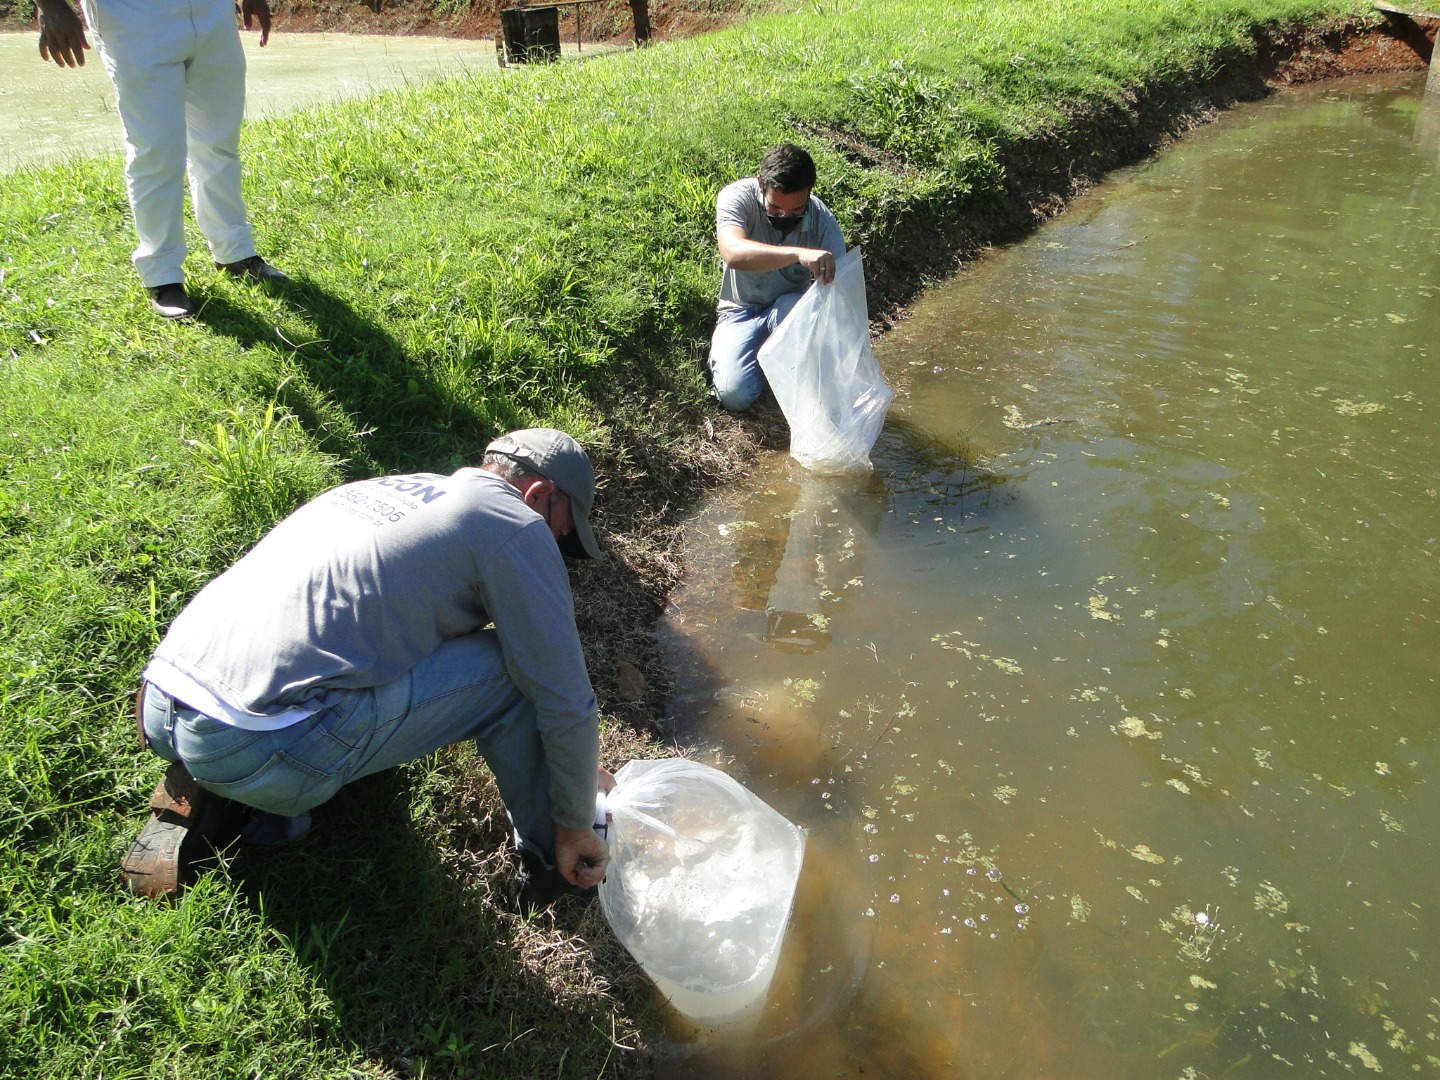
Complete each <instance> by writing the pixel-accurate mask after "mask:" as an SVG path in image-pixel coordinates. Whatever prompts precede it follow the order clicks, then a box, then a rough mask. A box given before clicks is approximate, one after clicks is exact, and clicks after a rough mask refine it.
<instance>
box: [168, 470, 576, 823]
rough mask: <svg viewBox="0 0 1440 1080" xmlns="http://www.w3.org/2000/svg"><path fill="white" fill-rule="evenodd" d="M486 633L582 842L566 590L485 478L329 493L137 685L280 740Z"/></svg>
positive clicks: (571, 623) (276, 536)
mask: <svg viewBox="0 0 1440 1080" xmlns="http://www.w3.org/2000/svg"><path fill="white" fill-rule="evenodd" d="M492 621H493V622H494V624H495V629H496V633H497V635H498V637H499V641H500V646H501V650H502V651H503V653H504V657H505V664H506V667H507V669H508V670H509V673H510V677H511V678H512V679H514V680H515V683H516V685H517V686H518V687H519V688H520V691H521V692H522V693H523V694H524V695H525V696H526V697H527V698H528V699H529V700H530V701H531V702H532V703H533V704H534V705H535V708H536V712H537V725H538V728H539V731H540V735H541V738H542V740H543V741H544V744H545V753H546V761H547V763H548V765H549V767H550V771H551V802H552V815H553V817H554V819H555V820H556V821H558V822H560V824H562V825H566V826H570V827H572V828H584V827H586V826H588V825H589V824H590V823H591V821H592V820H593V817H594V809H595V783H596V767H597V765H598V763H599V736H598V727H597V708H596V703H595V694H594V691H593V690H592V689H591V686H590V679H589V675H588V674H587V673H586V670H585V657H584V654H583V652H582V650H581V647H580V638H579V634H578V633H577V631H576V628H575V613H574V603H573V600H572V598H571V595H570V582H569V578H568V575H567V574H566V570H565V564H564V560H563V558H562V557H561V555H560V551H559V548H558V547H557V545H556V543H555V538H554V537H553V536H552V535H551V533H550V530H549V527H548V526H547V525H546V523H545V521H544V519H543V518H541V517H540V515H538V514H536V513H535V512H534V511H533V510H531V509H530V508H529V507H527V506H526V505H525V503H524V502H523V500H522V499H521V497H520V493H519V492H518V491H517V490H516V489H515V488H514V487H513V486H512V485H510V484H508V483H506V482H505V481H504V480H502V479H500V478H499V477H498V476H495V475H493V474H492V473H488V472H484V471H481V470H479V469H471V468H465V469H460V470H459V471H458V472H456V473H454V474H453V475H451V476H440V475H438V474H433V473H418V474H414V475H406V476H384V477H377V478H374V479H370V480H361V481H357V482H355V483H351V484H345V485H343V486H341V487H338V488H334V489H332V490H330V491H328V492H326V493H324V494H323V495H321V496H319V497H318V498H316V499H315V500H313V501H312V502H310V503H307V504H306V505H305V506H302V507H301V508H300V509H299V510H296V511H295V512H294V513H293V514H291V515H290V516H289V517H288V518H286V519H285V520H284V521H282V522H281V523H280V524H279V525H277V526H276V527H275V528H274V529H273V530H272V531H271V532H270V533H269V534H268V535H267V536H266V537H265V538H264V539H263V540H261V541H260V543H258V544H257V545H256V546H255V547H254V548H253V549H252V550H251V551H250V552H249V553H248V554H247V555H246V556H245V557H244V558H242V559H240V561H239V562H237V563H236V564H235V565H234V566H232V567H231V568H230V569H229V570H227V571H226V572H225V573H223V574H221V575H220V576H219V577H217V578H215V579H214V580H213V581H211V582H210V583H209V584H208V585H206V586H205V588H204V589H202V590H201V591H200V592H199V594H197V595H196V597H195V599H194V600H192V601H191V602H190V604H189V605H188V606H187V607H186V608H185V610H184V611H182V612H181V613H180V615H179V616H178V617H177V618H176V619H175V622H174V623H173V624H172V625H171V627H170V631H169V633H167V634H166V635H165V638H164V640H163V641H162V642H161V643H160V646H159V648H158V649H156V651H155V656H154V659H152V661H151V663H150V666H149V667H147V669H146V671H145V677H146V678H147V679H148V680H149V681H151V682H153V683H155V685H157V686H158V687H160V688H161V689H162V690H165V691H166V692H167V693H170V694H172V695H173V696H175V697H178V698H179V699H180V700H182V701H185V702H186V703H187V704H189V705H191V706H192V707H194V708H196V709H199V710H200V711H201V712H205V713H209V714H210V715H214V716H215V717H216V718H217V719H220V720H223V721H225V722H227V723H231V724H234V725H236V726H238V727H244V728H251V729H267V728H274V727H280V726H284V725H285V724H287V723H293V722H294V721H295V720H297V719H299V718H301V717H303V716H305V715H308V714H309V713H312V712H314V711H316V710H317V709H319V708H321V707H323V705H324V703H325V698H326V695H327V693H329V692H331V691H332V690H334V689H342V690H343V689H358V688H367V687H373V686H380V685H383V684H385V683H387V682H390V681H392V680H394V679H397V678H399V677H400V676H401V675H403V674H404V673H405V672H406V671H409V670H410V669H411V668H413V667H414V666H415V665H416V664H418V663H419V662H420V661H421V660H422V659H424V658H425V657H426V656H428V655H429V654H430V653H432V652H434V651H435V649H437V648H438V647H439V645H440V643H441V642H442V641H445V640H446V639H448V638H452V637H457V636H459V635H462V634H468V633H472V632H474V631H476V630H479V629H481V628H483V627H485V626H486V625H487V624H489V623H491V622H492ZM197 698H198V699H199V700H196V699H197Z"/></svg>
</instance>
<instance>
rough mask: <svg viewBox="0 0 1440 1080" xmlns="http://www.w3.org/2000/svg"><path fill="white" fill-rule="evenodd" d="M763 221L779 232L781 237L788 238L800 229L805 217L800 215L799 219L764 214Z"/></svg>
mask: <svg viewBox="0 0 1440 1080" xmlns="http://www.w3.org/2000/svg"><path fill="white" fill-rule="evenodd" d="M765 219H766V220H767V221H769V222H770V224H771V225H773V226H775V228H777V229H779V230H780V235H781V236H789V235H790V234H791V233H792V232H794V231H795V230H796V229H798V228H799V227H800V223H801V222H802V221H804V220H805V215H804V214H801V215H800V216H799V217H781V216H780V215H779V214H766V215H765Z"/></svg>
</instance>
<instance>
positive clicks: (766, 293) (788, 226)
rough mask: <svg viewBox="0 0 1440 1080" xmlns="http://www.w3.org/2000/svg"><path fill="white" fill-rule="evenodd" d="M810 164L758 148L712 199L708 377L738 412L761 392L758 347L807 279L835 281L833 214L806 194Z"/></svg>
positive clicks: (841, 249)
mask: <svg viewBox="0 0 1440 1080" xmlns="http://www.w3.org/2000/svg"><path fill="white" fill-rule="evenodd" d="M814 186H815V161H814V159H812V158H811V157H810V155H809V154H808V153H806V152H805V151H804V150H802V149H801V148H800V147H798V146H793V145H791V144H790V143H782V144H781V145H779V146H776V147H773V148H771V149H770V150H768V151H766V153H765V156H764V157H763V158H762V159H761V161H760V171H759V173H757V174H756V175H755V176H747V177H746V178H745V179H743V180H736V181H735V182H734V183H733V184H730V185H728V186H726V187H724V188H722V189H721V190H720V194H719V195H718V196H717V197H716V199H715V240H716V243H717V244H718V245H719V248H720V258H721V260H722V261H723V262H724V264H725V271H724V273H723V275H722V276H721V278H720V302H719V309H718V311H717V312H716V316H715V333H714V335H713V336H712V337H711V339H710V378H711V381H712V382H713V383H714V386H715V397H716V399H717V400H718V401H719V402H720V404H721V405H723V406H724V407H725V408H727V409H729V410H730V411H731V412H744V411H745V410H746V409H748V408H750V406H751V405H753V404H755V402H756V401H757V400H758V399H759V397H760V395H761V394H762V393H764V392H765V374H764V372H762V371H761V370H760V361H759V353H760V346H761V345H763V344H764V343H765V339H766V338H768V337H769V336H770V335H771V334H773V333H774V332H775V330H776V328H777V327H779V325H780V323H781V322H783V321H784V319H785V317H786V316H787V315H789V314H790V311H791V309H792V308H794V307H795V303H796V301H798V300H799V299H800V297H801V296H802V295H803V294H804V292H805V290H806V289H808V288H809V287H810V283H811V282H812V281H817V282H819V283H820V284H822V285H829V284H830V283H831V282H832V281H834V280H835V260H836V259H838V258H840V256H842V255H844V254H845V237H844V236H843V235H842V234H841V232H840V225H839V223H838V222H837V221H836V220H835V215H834V214H832V213H830V210H829V208H828V207H826V205H825V204H824V203H823V202H821V201H820V199H819V198H818V197H817V196H815V195H813V194H811V188H813V187H814Z"/></svg>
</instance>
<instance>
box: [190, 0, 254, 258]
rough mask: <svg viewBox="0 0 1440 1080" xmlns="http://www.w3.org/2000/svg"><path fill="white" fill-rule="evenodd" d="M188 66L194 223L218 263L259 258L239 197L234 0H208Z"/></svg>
mask: <svg viewBox="0 0 1440 1080" xmlns="http://www.w3.org/2000/svg"><path fill="white" fill-rule="evenodd" d="M206 5H208V6H204V5H197V7H203V10H202V11H201V13H200V15H199V16H198V17H197V34H198V36H197V38H196V41H195V49H194V52H193V53H192V55H191V57H190V61H189V63H187V64H186V65H185V128H186V137H187V142H188V147H189V171H190V196H191V199H192V201H193V202H194V205H195V220H196V222H198V223H199V225H200V231H201V233H203V234H204V236H205V241H206V243H208V244H209V245H210V254H211V256H212V257H213V258H214V260H215V261H216V262H217V263H222V264H223V263H234V262H239V261H240V260H241V259H248V258H249V257H250V256H252V255H254V254H255V241H254V238H253V237H252V235H251V230H250V222H249V219H248V218H247V217H246V214H245V203H244V201H243V200H242V199H241V195H240V178H241V164H240V124H241V121H242V120H243V119H244V116H245V49H244V47H243V46H242V45H241V44H240V32H239V30H238V29H237V28H236V24H235V5H234V3H233V0H206Z"/></svg>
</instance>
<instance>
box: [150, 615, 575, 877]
mask: <svg viewBox="0 0 1440 1080" xmlns="http://www.w3.org/2000/svg"><path fill="white" fill-rule="evenodd" d="M325 701H326V704H325V707H324V708H322V709H321V710H320V711H319V712H317V713H315V714H314V715H312V716H310V717H308V718H307V719H305V720H302V721H301V722H300V723H298V724H292V725H291V726H290V727H286V728H281V729H280V730H278V731H245V730H243V729H241V728H237V727H233V726H231V725H229V724H224V723H221V722H220V721H218V720H214V719H212V718H210V717H209V716H206V715H204V714H203V713H199V712H196V711H195V710H194V709H191V708H189V707H187V706H185V705H183V704H179V703H177V702H175V701H173V700H172V699H171V698H170V697H169V696H168V695H166V694H164V693H162V692H161V691H159V690H158V689H156V688H155V687H153V686H146V688H145V702H144V708H143V709H142V713H141V715H142V717H143V720H144V724H145V736H146V738H147V739H148V740H149V743H150V749H151V750H152V751H153V752H154V753H155V754H157V755H158V756H159V757H162V758H164V759H165V760H167V761H183V762H184V763H185V767H186V768H187V769H189V770H190V775H191V776H193V777H194V778H195V779H196V780H197V781H199V783H200V784H201V785H202V786H203V787H204V788H206V789H207V790H208V791H213V792H214V793H215V794H217V795H222V796H224V797H225V798H228V799H233V800H235V801H236V802H239V803H244V804H245V805H247V806H254V807H257V808H259V809H261V810H268V811H270V812H271V813H274V814H283V815H285V816H287V817H288V816H294V815H296V814H300V813H303V812H305V811H306V810H309V809H310V808H311V807H314V806H318V805H320V804H321V803H323V802H325V801H326V800H327V799H329V798H330V797H331V796H332V795H334V794H335V792H337V791H339V790H340V788H341V787H343V786H344V785H345V784H348V783H349V782H350V781H352V780H358V779H360V778H361V777H362V776H369V775H370V774H371V773H377V772H380V771H381V770H383V769H388V768H390V767H392V766H394V765H399V764H402V763H403V762H406V761H414V760H415V759H416V758H420V757H424V756H425V755H426V754H429V753H432V752H433V751H435V750H438V749H440V748H441V747H444V746H449V745H450V744H451V743H456V742H460V741H461V740H464V739H474V740H475V746H476V748H477V749H478V750H479V751H480V754H481V755H482V756H483V757H484V758H485V762H486V764H487V765H489V766H490V771H491V772H492V773H493V774H494V776H495V781H496V783H497V784H498V786H499V788H500V797H501V799H503V800H504V802H505V809H506V810H507V811H508V812H509V814H510V820H511V823H512V824H513V825H514V826H515V838H516V843H517V844H518V845H519V846H521V847H525V848H529V849H530V850H531V851H533V852H535V854H537V855H539V856H540V857H541V858H542V859H544V860H545V861H546V862H547V863H553V862H554V860H555V843H554V832H553V824H552V822H551V818H550V768H549V766H548V765H547V764H546V762H545V750H544V745H543V744H542V743H541V741H540V733H539V731H538V730H537V728H536V726H535V707H534V706H533V705H531V704H530V701H529V699H528V698H526V697H525V696H524V695H523V694H521V693H520V691H519V689H518V688H517V687H516V686H515V684H514V682H512V681H511V679H510V676H509V674H508V673H507V672H506V670H505V661H504V657H503V656H502V655H501V652H500V644H499V642H498V640H496V637H495V632H494V631H493V630H482V631H480V632H479V633H476V634H470V635H467V636H465V637H459V638H451V639H450V640H449V641H446V642H445V643H444V644H443V645H441V646H440V648H439V649H437V650H436V651H435V652H434V653H432V654H431V655H430V656H429V657H427V658H426V659H425V660H423V661H421V662H420V663H419V664H418V665H416V667H414V668H413V669H411V670H410V671H409V672H408V673H407V674H405V675H403V676H402V677H400V678H399V679H396V680H395V681H394V682H392V683H387V684H386V685H384V686H376V687H370V688H367V689H363V690H331V691H329V692H328V693H327V695H326V698H325Z"/></svg>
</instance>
